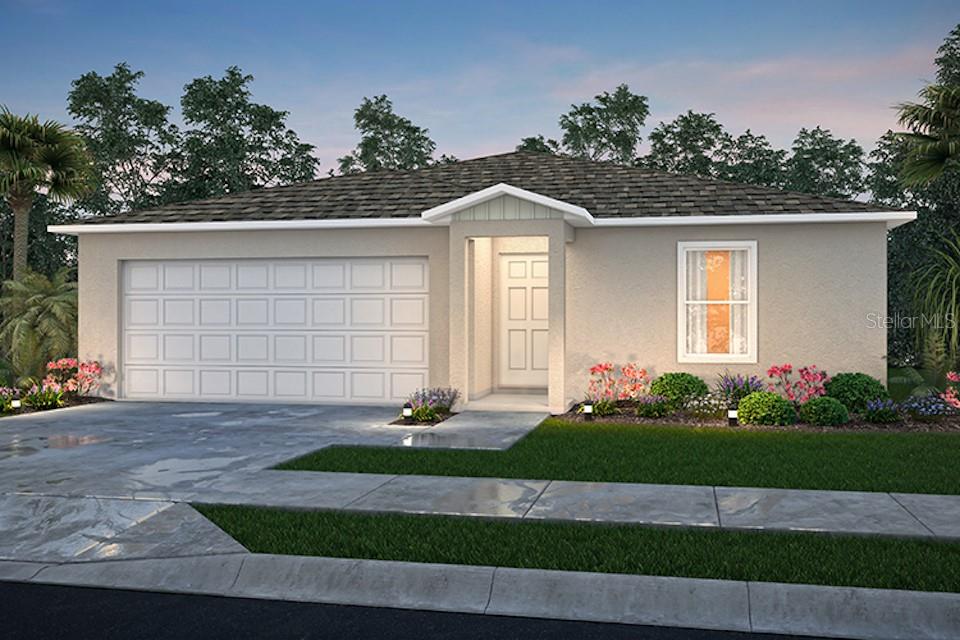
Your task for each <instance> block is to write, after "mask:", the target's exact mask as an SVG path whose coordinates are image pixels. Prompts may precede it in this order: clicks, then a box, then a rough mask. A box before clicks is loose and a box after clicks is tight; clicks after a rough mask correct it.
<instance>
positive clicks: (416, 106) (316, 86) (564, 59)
mask: <svg viewBox="0 0 960 640" xmlns="http://www.w3.org/2000/svg"><path fill="white" fill-rule="evenodd" d="M0 9H2V11H0V41H2V42H3V45H4V51H5V52H6V54H7V60H8V64H7V65H6V66H5V68H4V71H3V74H2V76H0V104H6V105H7V106H8V107H9V108H10V109H12V110H13V111H15V112H20V113H23V112H30V113H39V114H40V116H41V117H43V118H55V119H60V120H64V121H69V116H68V115H67V113H66V107H65V103H66V95H67V92H68V91H69V88H70V81H71V80H73V79H75V78H77V77H78V76H80V75H81V74H82V73H84V72H87V71H91V70H96V71H97V72H99V73H101V74H107V73H109V72H110V71H111V68H112V67H113V65H114V64H116V63H117V62H121V61H126V62H128V63H129V64H130V65H131V66H132V67H133V68H134V69H139V70H142V71H144V72H145V73H146V77H145V78H144V80H143V82H142V84H141V87H140V93H141V95H142V96H144V97H149V98H153V99H157V100H160V101H162V102H164V103H166V104H170V105H172V106H174V107H175V109H178V107H179V104H178V101H179V97H180V93H181V89H182V87H183V85H184V84H186V83H187V82H189V81H190V80H191V79H193V78H195V77H197V76H201V75H208V74H210V75H214V76H219V75H221V74H222V73H223V70H224V69H225V68H226V67H228V66H230V65H238V66H240V67H241V68H242V69H243V70H244V71H245V72H247V73H250V74H253V75H254V76H255V78H256V80H255V81H254V83H253V92H254V99H255V100H256V101H258V102H264V103H267V104H269V105H271V106H273V107H275V108H278V109H284V110H287V111H289V112H290V116H289V119H288V123H289V125H290V126H291V127H292V128H293V129H295V130H296V131H297V132H298V133H299V134H300V135H301V137H302V138H303V139H305V140H306V141H308V142H310V143H312V144H314V145H316V147H317V149H316V154H317V156H318V157H319V158H320V160H321V162H322V166H323V168H324V169H326V168H329V167H331V166H332V165H333V163H334V161H335V159H336V157H337V156H339V155H343V154H344V153H345V152H347V151H348V150H350V149H351V148H352V147H353V146H354V145H355V143H356V141H357V139H358V135H357V133H356V132H355V131H354V130H353V121H352V116H353V110H354V108H355V107H356V106H357V105H358V104H359V102H360V100H361V99H362V98H363V97H364V96H373V95H376V94H381V93H386V94H387V95H388V96H389V97H390V98H391V99H392V100H393V102H394V105H395V108H396V110H397V112H398V113H400V114H401V115H403V116H406V117H408V118H410V119H411V120H413V121H414V122H415V123H416V124H418V125H420V126H424V127H427V128H428V129H429V130H430V135H431V137H432V138H433V139H434V140H435V141H436V142H437V152H438V153H448V154H453V155H456V156H458V157H460V158H470V157H474V156H478V155H484V154H489V153H496V152H502V151H509V150H511V149H513V148H514V147H515V146H516V144H517V143H518V141H519V140H520V138H522V137H524V136H527V135H534V134H536V133H544V134H546V135H549V136H556V135H557V134H558V129H557V117H558V115H559V114H560V113H562V112H564V111H566V110H567V109H568V108H569V106H570V104H571V103H573V102H583V101H587V100H590V99H592V98H593V96H594V95H595V94H597V93H599V92H601V91H604V90H612V89H613V88H614V87H615V86H616V85H617V84H619V83H623V82H625V83H627V84H629V85H630V88H631V89H632V90H633V91H635V92H637V93H641V94H643V95H646V96H648V97H649V98H650V105H651V110H652V114H651V117H650V118H649V119H648V121H647V128H646V132H645V133H648V132H649V130H650V129H652V128H653V127H654V126H655V125H656V124H657V123H658V122H659V121H660V120H668V119H671V118H673V117H674V116H675V115H676V114H677V113H679V112H681V111H685V110H687V109H694V110H698V111H712V112H714V113H716V115H717V118H718V119H719V120H720V122H722V123H723V124H724V125H725V126H726V127H727V129H728V130H730V131H731V132H732V133H739V132H741V131H742V130H743V129H745V128H747V127H750V128H751V129H752V130H753V131H754V132H757V133H763V134H766V135H767V136H768V137H769V138H770V139H771V140H772V141H773V142H774V144H776V145H779V146H784V147H787V146H789V143H790V141H791V140H792V138H793V136H794V135H795V134H796V132H797V130H798V129H799V128H800V127H802V126H808V127H812V126H816V125H821V126H823V127H826V128H829V129H831V130H833V131H834V132H835V133H836V134H838V135H841V136H844V137H854V138H856V139H857V140H858V141H859V142H860V143H861V144H863V145H864V146H866V147H868V148H869V147H871V146H872V145H873V142H874V140H875V139H876V138H877V137H879V136H880V135H881V134H883V132H884V131H886V130H887V129H888V128H891V127H894V126H895V122H894V111H893V109H892V107H893V105H895V104H896V103H897V102H900V101H903V100H909V99H912V98H913V97H914V96H915V95H916V92H917V91H918V90H919V89H920V88H921V87H922V86H923V85H924V83H925V82H928V81H930V80H932V79H933V76H934V73H933V58H934V56H935V52H936V49H937V47H938V46H939V45H940V43H941V42H942V41H943V38H944V37H945V36H946V35H947V33H948V32H949V31H950V29H952V28H953V27H954V26H955V25H956V24H957V23H958V22H960V2H956V0H954V1H952V2H948V1H912V2H903V1H899V2H886V1H881V0H873V1H871V2H847V1H842V2H837V1H836V0H834V1H832V2H811V1H807V2H795V3H788V2H769V1H766V2H731V1H724V2H718V1H713V2H682V1H676V2H583V1H580V2H533V1H526V2H524V1H518V0H515V1H513V2H489V1H488V2H454V1H450V0H447V1H445V2H399V1H394V2H338V3H331V2H299V3H295V2H276V1H273V2H262V1H260V2H204V1H202V0H197V1H194V2H173V1H164V2H150V3H146V2H134V1H128V2H117V3H106V2H67V1H65V0H64V1H61V0H0Z"/></svg>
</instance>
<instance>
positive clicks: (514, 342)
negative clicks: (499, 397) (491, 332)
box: [497, 254, 549, 388]
mask: <svg viewBox="0 0 960 640" xmlns="http://www.w3.org/2000/svg"><path fill="white" fill-rule="evenodd" d="M547 266H548V263H547V256H546V254H504V255H501V256H500V265H499V270H500V277H499V280H500V282H499V289H500V294H499V319H498V320H499V322H498V324H499V328H498V332H497V338H498V342H499V348H498V349H499V357H498V367H497V368H498V374H499V379H498V386H500V387H526V388H545V387H546V386H547V361H548V350H549V348H548V340H547V336H548V315H547V309H548V300H549V296H548V288H547V285H548V283H549V277H548V276H549V269H548V268H547Z"/></svg>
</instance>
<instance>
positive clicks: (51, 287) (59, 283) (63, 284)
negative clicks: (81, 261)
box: [0, 269, 77, 377]
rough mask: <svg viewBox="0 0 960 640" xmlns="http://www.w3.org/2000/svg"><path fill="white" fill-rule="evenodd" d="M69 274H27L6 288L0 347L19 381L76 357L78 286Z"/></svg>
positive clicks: (0, 309)
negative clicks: (50, 364)
mask: <svg viewBox="0 0 960 640" xmlns="http://www.w3.org/2000/svg"><path fill="white" fill-rule="evenodd" d="M70 274H71V270H70V269H61V270H59V271H58V272H57V273H56V274H54V275H53V276H52V277H51V278H47V277H45V276H43V275H41V274H38V273H34V272H27V273H26V274H24V275H23V276H22V277H21V278H20V279H19V280H8V281H7V282H5V283H4V284H3V295H2V296H0V314H2V316H3V318H4V321H3V323H2V324H0V344H2V345H3V347H4V348H5V349H6V351H7V353H9V354H10V362H11V365H12V366H13V368H14V370H15V371H16V373H17V374H18V376H20V377H28V376H42V375H43V373H44V371H43V368H44V365H45V363H46V362H48V361H49V360H53V359H55V358H60V357H63V356H69V355H75V354H76V344H77V286H76V283H75V282H73V281H71V279H70Z"/></svg>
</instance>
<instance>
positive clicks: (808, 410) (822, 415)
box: [800, 396, 850, 427]
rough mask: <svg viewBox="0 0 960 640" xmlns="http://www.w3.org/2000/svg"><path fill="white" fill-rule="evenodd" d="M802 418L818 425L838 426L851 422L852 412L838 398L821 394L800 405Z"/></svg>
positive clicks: (802, 420) (803, 420) (808, 422)
mask: <svg viewBox="0 0 960 640" xmlns="http://www.w3.org/2000/svg"><path fill="white" fill-rule="evenodd" d="M800 420H801V422H806V423H807V424H812V425H816V426H818V427H838V426H840V425H842V424H847V423H848V422H850V414H849V413H848V412H847V407H845V406H844V404H843V403H842V402H840V401H839V400H837V399H836V398H831V397H829V396H820V397H819V398H811V399H810V400H807V401H806V402H804V403H803V404H802V405H800Z"/></svg>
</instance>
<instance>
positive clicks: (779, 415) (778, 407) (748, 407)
mask: <svg viewBox="0 0 960 640" xmlns="http://www.w3.org/2000/svg"><path fill="white" fill-rule="evenodd" d="M737 420H739V421H740V422H742V423H743V424H760V425H786V424H793V423H794V422H796V421H797V412H796V411H794V410H793V405H792V404H790V403H789V402H787V401H786V400H784V399H783V398H782V397H780V396H779V395H777V394H776V393H773V392H772V391H754V392H753V393H751V394H750V395H748V396H747V397H746V398H744V399H743V400H741V401H740V404H739V405H737Z"/></svg>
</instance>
